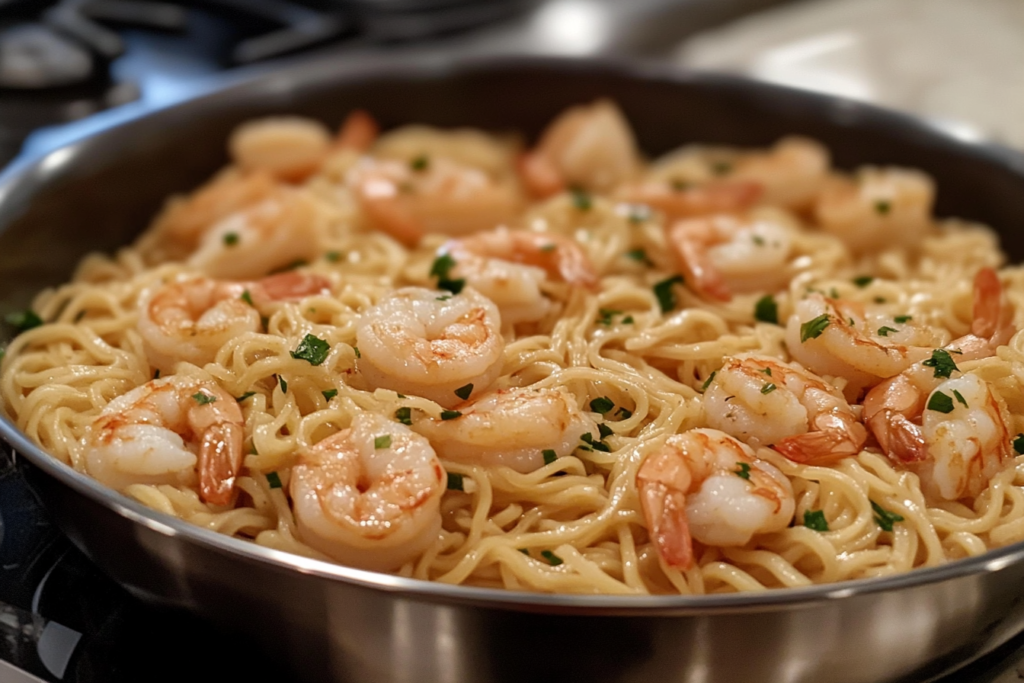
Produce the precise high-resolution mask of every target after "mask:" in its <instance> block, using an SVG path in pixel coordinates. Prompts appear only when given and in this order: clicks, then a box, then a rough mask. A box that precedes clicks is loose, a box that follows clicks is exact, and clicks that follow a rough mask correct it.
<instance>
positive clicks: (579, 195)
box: [571, 188, 594, 211]
mask: <svg viewBox="0 0 1024 683" xmlns="http://www.w3.org/2000/svg"><path fill="white" fill-rule="evenodd" d="M571 193H572V205H573V206H575V207H576V208H577V209H578V210H580V211H590V209H591V207H593V205H594V202H593V201H592V200H591V199H590V195H589V194H587V193H586V192H584V191H583V190H580V189H578V188H576V189H573V190H571Z"/></svg>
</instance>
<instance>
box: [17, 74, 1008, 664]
mask: <svg viewBox="0 0 1024 683" xmlns="http://www.w3.org/2000/svg"><path fill="white" fill-rule="evenodd" d="M597 97H611V98H613V99H615V100H616V101H618V102H619V103H620V104H621V106H622V107H623V109H624V110H625V111H626V113H627V115H628V117H629V119H630V120H631V122H632V123H633V124H634V126H635V127H636V129H637V131H638V135H639V139H640V143H641V146H642V147H643V148H644V149H645V150H646V151H647V152H649V153H651V154H657V153H660V152H663V151H666V150H668V149H670V148H672V147H674V146H676V145H679V144H682V143H684V142H690V141H703V142H719V143H731V144H740V145H761V144H767V143H769V142H771V141H773V140H775V139H776V138H778V137H780V136H782V135H785V134H790V133H799V134H804V135H809V136H811V137H815V138H818V139H820V140H822V141H824V142H825V143H826V144H827V145H828V146H829V147H830V148H831V149H832V151H833V153H834V156H835V159H836V162H837V163H838V164H839V165H843V166H853V165H856V164H859V163H867V162H872V163H895V164H902V165H908V166H914V167H920V168H923V169H925V170H926V171H928V172H929V173H931V174H932V175H933V176H934V177H935V178H936V179H937V181H938V186H939V206H938V213H939V214H940V215H957V216H962V217H965V218H969V219H974V220H978V221H981V222H984V223H988V224H989V225H991V226H993V227H994V228H995V229H997V230H998V231H1000V233H1001V235H1002V236H1003V240H1004V248H1006V249H1007V250H1008V251H1009V253H1010V254H1011V255H1012V256H1013V257H1014V258H1017V259H1019V258H1020V257H1022V256H1024V240H1022V239H1021V236H1020V235H1021V233H1020V231H1019V228H1018V226H1019V225H1020V224H1021V219H1022V218H1024V158H1022V157H1020V156H1018V155H1015V154H1013V153H1010V152H1008V151H1005V150H999V149H994V148H988V147H984V146H980V145H976V144H968V143H965V142H960V141H957V140H954V139H951V138H949V137H946V136H944V135H942V134H941V133H940V132H938V131H936V130H933V129H931V128H929V127H928V126H926V125H924V124H922V123H920V122H917V121H914V120H912V119H908V118H906V117H903V116H900V115H897V114H892V113H888V112H884V111H881V110H877V109H873V108H870V107H867V106H862V105H857V104H853V103H850V102H847V101H842V100H836V99H830V98H824V97H820V96H813V95H809V94H804V93H799V92H795V91H791V90H786V89H782V88H777V87H771V86H766V85H759V84H755V83H750V82H745V81H740V80H735V79H730V78H724V77H715V76H700V75H695V74H679V73H673V72H665V71H661V70H658V69H654V68H650V67H641V66H637V65H625V64H617V63H608V62H594V61H576V62H568V61H553V60H537V59H524V58H515V59H500V60H489V61H476V62H473V63H467V64H455V63H448V62H427V63H422V64H399V63H396V62H394V61H390V62H388V61H375V62H373V63H363V64H349V65H341V64H337V63H333V62H329V61H323V62H317V63H312V64H309V63H307V64H301V65H297V66H293V67H290V68H288V69H287V70H284V71H279V72H274V73H270V74H267V75H264V76H260V77H258V78H256V79H254V80H252V81H249V82H246V83H243V84H240V85H236V86H233V87H231V88H228V89H225V90H223V91H220V92H216V93H214V94H211V95H208V96H205V97H202V98H199V99H196V100H193V101H189V102H186V103H184V104H181V105H178V106H176V107H173V108H170V109H167V110H163V111H160V112H157V113H155V114H151V115H148V116H145V117H143V118H139V119H137V120H133V121H130V122H127V123H124V124H121V125H119V126H117V127H114V128H111V129H110V130H106V131H104V132H101V133H99V134H97V135H94V136H92V137H90V138H87V139H84V140H81V141H79V142H77V143H74V144H72V145H70V146H68V147H65V148H62V149H60V150H57V151H55V152H52V153H50V154H49V155H47V156H46V157H43V158H42V159H38V160H35V161H33V162H26V163H23V164H21V165H20V166H18V167H16V168H14V169H11V170H9V171H8V172H7V173H5V174H4V175H3V176H2V177H0V312H4V311H5V310H15V309H19V308H22V307H24V305H25V304H26V303H27V302H28V300H29V297H30V296H31V294H33V293H34V292H36V291H38V289H40V288H41V287H43V286H46V285H51V284H56V283H58V282H62V281H65V280H66V279H67V278H68V277H69V276H70V273H71V270H72V268H73V266H74V264H75V263H76V262H77V261H78V259H80V258H81V256H83V255H84V254H85V253H86V252H87V251H90V250H96V249H100V250H112V249H114V248H116V247H117V246H119V245H122V244H125V243H127V242H129V241H130V240H131V239H132V238H133V237H134V236H135V235H136V234H137V233H138V232H139V231H140V230H141V229H142V228H143V227H144V226H145V225H146V223H147V221H148V218H149V217H150V216H151V215H152V214H153V213H154V212H155V211H156V210H157V209H158V207H159V206H160V204H161V202H162V201H163V199H164V198H165V197H166V196H167V195H168V194H170V193H173V192H178V191H183V190H187V189H189V188H191V187H194V186H196V185H197V184H199V183H200V182H201V181H202V180H203V179H205V178H206V177H207V176H208V175H209V174H211V173H212V172H213V171H214V170H216V169H217V168H218V167H219V166H220V165H221V164H222V163H223V162H224V161H225V153H224V146H225V145H224V141H225V139H226V137H227V134H228V133H229V131H230V130H231V128H232V127H233V126H234V125H236V124H237V123H238V122H240V121H242V120H244V119H247V118H251V117H254V116H260V115H265V114H271V113H285V112H290V113H301V114H305V115H311V116H315V117H318V118H321V119H323V120H324V121H326V122H329V123H331V124H332V125H336V124H337V122H339V121H340V120H341V119H342V118H343V116H344V115H345V114H346V113H347V112H348V111H349V110H350V109H352V108H354V107H361V108H366V109H369V110H370V111H372V112H373V113H374V114H375V115H376V116H378V117H379V119H380V120H381V121H382V122H383V123H384V124H385V125H386V126H387V125H397V124H400V123H406V122H426V123H432V124H436V125H443V126H454V125H472V126H479V127H483V128H488V129H492V130H520V131H524V132H526V133H527V134H535V133H536V132H537V131H538V130H539V128H540V127H541V126H542V125H543V124H544V123H545V122H546V121H548V120H550V118H551V117H552V116H553V115H554V114H556V113H557V112H558V111H559V110H561V109H562V108H564V107H565V106H567V105H570V104H573V103H578V102H584V101H588V100H593V99H595V98H597ZM0 435H2V436H3V438H5V439H6V440H7V441H9V442H10V443H11V445H12V446H13V447H14V448H15V449H16V450H17V451H18V452H19V453H20V454H22V455H23V456H24V458H25V459H27V460H28V461H29V462H30V463H31V464H32V467H30V468H29V476H30V481H31V483H32V485H33V486H34V488H35V489H36V490H37V491H38V493H39V495H40V497H41V498H42V499H43V501H44V502H45V503H46V505H47V506H48V507H49V509H50V510H51V511H52V512H53V514H54V517H55V518H56V520H57V522H58V523H59V524H60V525H61V527H62V528H63V529H64V530H65V531H66V532H67V533H68V535H69V536H70V537H71V538H72V540H73V541H74V542H75V543H76V544H77V545H78V546H79V547H81V548H82V549H83V550H84V551H85V552H86V553H87V554H88V555H89V556H90V557H91V558H92V559H93V560H94V561H95V562H96V563H97V564H98V565H100V566H101V567H102V568H103V569H104V570H105V571H107V572H108V573H109V574H110V575H111V576H113V577H114V578H115V579H116V580H118V581H119V582H121V583H122V584H124V585H125V586H126V587H128V588H129V590H131V591H132V592H134V593H136V594H137V595H139V596H142V597H143V598H145V599H147V600H151V601H155V602H160V603H163V604H167V605H171V606H175V607H179V608H183V609H187V610H191V611H194V612H197V613H200V614H203V615H205V616H206V617H208V618H210V619H213V620H216V621H219V622H222V623H225V624H228V625H229V626H231V627H233V628H236V629H240V630H244V631H246V632H248V633H251V634H253V635H255V636H256V637H257V638H258V639H259V640H260V641H261V642H262V643H263V644H264V648H263V651H262V652H258V653H250V652H230V653H225V656H226V657H234V656H246V657H253V656H256V657H275V658H279V659H282V660H285V661H286V662H287V663H288V665H289V666H290V667H291V669H292V670H293V671H295V672H296V676H297V677H300V678H303V679H305V680H310V681H324V680H339V681H358V682H359V683H371V682H376V681H402V682H405V681H410V682H411V681H437V682H446V683H447V682H451V683H486V682H490V681H495V682H498V681H501V682H504V681H509V682H511V681H515V682H517V683H519V682H522V681H559V682H563V681H567V680H571V681H700V682H702V683H704V682H706V683H721V682H733V681H773V682H774V681H814V682H820V681H844V682H865V683H867V682H869V681H871V682H877V681H901V680H902V681H922V680H927V679H929V678H931V677H934V676H938V675H940V674H942V673H943V672H945V671H948V670H949V669H950V668H952V667H954V666H956V665H958V664H961V663H963V662H965V661H967V660H970V659H972V658H975V657H977V656H980V655H981V654H983V653H985V652H988V651H990V650H991V649H993V648H994V647H996V646H997V645H999V644H1001V643H1002V642H1005V641H1006V640H1007V639H1008V638H1009V637H1011V636H1012V635H1014V634H1015V633H1017V632H1019V631H1020V630H1022V629H1024V544H1017V545H1014V546H1011V547H1008V548H1003V549H1000V550H995V551H992V552H990V553H988V554H986V555H985V556H983V557H980V558H976V559H972V560H966V561H962V562H957V563H952V564H950V565H948V566H945V567H940V568H936V569H926V570H917V571H915V572H912V573H909V574H905V575H902V576H897V577H894V578H889V579H879V580H869V581H857V582H850V583H844V584H834V585H826V586H820V587H814V588H808V589H800V590H789V591H774V592H768V593H759V594H742V595H728V596H712V597H698V598H684V597H651V598H621V597H609V596H592V597H591V596H587V597H581V596H562V595H534V594H526V593H514V592H507V591H493V590H482V589H470V588H463V587H452V586H444V585H439V584H430V583H422V582H417V581H412V580H406V579H400V578H396V577H392V576H387V575H381V574H375V573H370V572H363V571H358V570H353V569H348V568H345V567H340V566H336V565H332V564H326V563H322V562H317V561H312V560H306V559H303V558H298V557H294V556H291V555H286V554H282V553H278V552H275V551H271V550H268V549H265V548H259V547H256V546H254V545H252V544H249V543H246V542H243V541H239V540H235V539H231V538H227V537H224V536H220V535H218V534H215V533H212V532H208V531H204V530H202V529H199V528H197V527H193V526H191V525H188V524H185V523H181V522H179V521H177V520H173V519H170V518H167V517H164V516H162V515H160V514H158V513H155V512H153V511H151V510H149V509H148V508H145V507H143V506H141V505H139V504H137V503H135V502H133V501H131V500H128V499H127V498H125V497H123V496H121V495H119V494H116V493H113V492H111V491H109V490H107V489H105V488H103V487H101V486H99V485H98V484H96V483H95V482H93V481H91V480H90V479H88V478H86V477H83V476H81V475H79V474H77V473H75V472H73V471H70V470H69V469H68V468H66V467H64V466H63V465H61V464H60V463H58V462H56V461H54V460H53V459H51V458H49V457H48V456H47V455H46V454H45V453H43V452H42V451H41V450H40V449H39V448H38V447H36V446H35V445H33V444H32V443H30V442H29V441H28V440H27V439H26V438H25V437H24V436H23V435H22V434H20V433H19V432H18V431H17V430H16V429H15V428H14V427H13V425H12V424H10V422H9V421H7V420H2V421H0ZM168 656H182V654H181V653H168Z"/></svg>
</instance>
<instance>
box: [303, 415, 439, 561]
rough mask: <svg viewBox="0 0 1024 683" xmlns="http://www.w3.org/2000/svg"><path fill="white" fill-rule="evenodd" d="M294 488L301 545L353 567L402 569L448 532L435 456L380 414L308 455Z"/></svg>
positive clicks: (356, 422) (361, 420) (364, 418)
mask: <svg viewBox="0 0 1024 683" xmlns="http://www.w3.org/2000/svg"><path fill="white" fill-rule="evenodd" d="M289 488H290V491H291V495H292V501H293V509H294V511H295V523H296V525H297V527H298V535H299V538H300V539H301V540H302V541H303V542H304V543H306V544H307V545H309V546H311V547H313V548H315V549H316V550H319V551H320V552H322V553H324V554H325V555H329V556H330V557H332V558H334V559H335V560H337V561H338V562H341V563H342V564H346V565H349V566H351V567H359V568H361V569H372V570H376V571H391V570H395V569H398V568H399V567H400V566H402V564H403V563H405V562H407V561H409V560H411V559H413V558H414V557H416V556H417V555H418V554H420V553H421V552H423V551H424V550H426V549H427V547H428V546H429V545H430V544H431V543H433V542H434V541H435V540H436V539H437V536H438V532H439V531H440V530H441V513H440V504H441V497H442V496H443V495H444V491H445V472H444V468H442V467H441V463H440V462H439V461H438V459H437V455H436V454H435V453H434V449H433V448H431V447H430V444H429V443H428V442H427V440H426V439H424V438H423V437H422V436H420V435H418V434H416V433H414V432H412V431H411V430H410V429H409V428H408V427H405V426H403V425H401V424H398V423H396V422H393V421H392V420H388V419H386V418H384V417H381V416H379V415H374V414H372V413H359V414H357V415H356V416H355V418H354V419H353V420H352V426H351V427H349V428H348V429H345V430H342V431H340V432H338V433H337V434H334V435H333V436H329V437H327V438H326V439H324V440H323V441H320V442H319V443H317V444H316V445H314V446H312V447H311V448H308V449H307V450H306V451H305V452H303V453H301V454H300V458H299V464H298V465H296V466H295V467H293V468H292V473H291V482H290V483H289Z"/></svg>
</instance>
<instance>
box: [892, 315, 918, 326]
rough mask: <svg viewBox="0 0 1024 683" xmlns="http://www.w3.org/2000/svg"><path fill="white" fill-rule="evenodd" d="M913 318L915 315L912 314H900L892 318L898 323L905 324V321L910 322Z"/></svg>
mask: <svg viewBox="0 0 1024 683" xmlns="http://www.w3.org/2000/svg"><path fill="white" fill-rule="evenodd" d="M913 319H914V316H912V315H898V316H896V317H895V318H893V319H892V320H893V322H895V323H896V324H898V325H903V324H904V323H908V322H910V321H911V320H913Z"/></svg>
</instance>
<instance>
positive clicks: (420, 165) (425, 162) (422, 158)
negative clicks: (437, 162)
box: [409, 154, 430, 171]
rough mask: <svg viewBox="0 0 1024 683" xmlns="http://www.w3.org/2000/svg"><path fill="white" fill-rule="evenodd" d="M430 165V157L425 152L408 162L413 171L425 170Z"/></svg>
mask: <svg viewBox="0 0 1024 683" xmlns="http://www.w3.org/2000/svg"><path fill="white" fill-rule="evenodd" d="M429 167H430V159H429V157H427V155H426V154H421V155H419V156H418V157H416V158H415V159H413V160H412V161H410V162H409V168H411V169H412V170H414V171H426V170H427V168H429Z"/></svg>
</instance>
